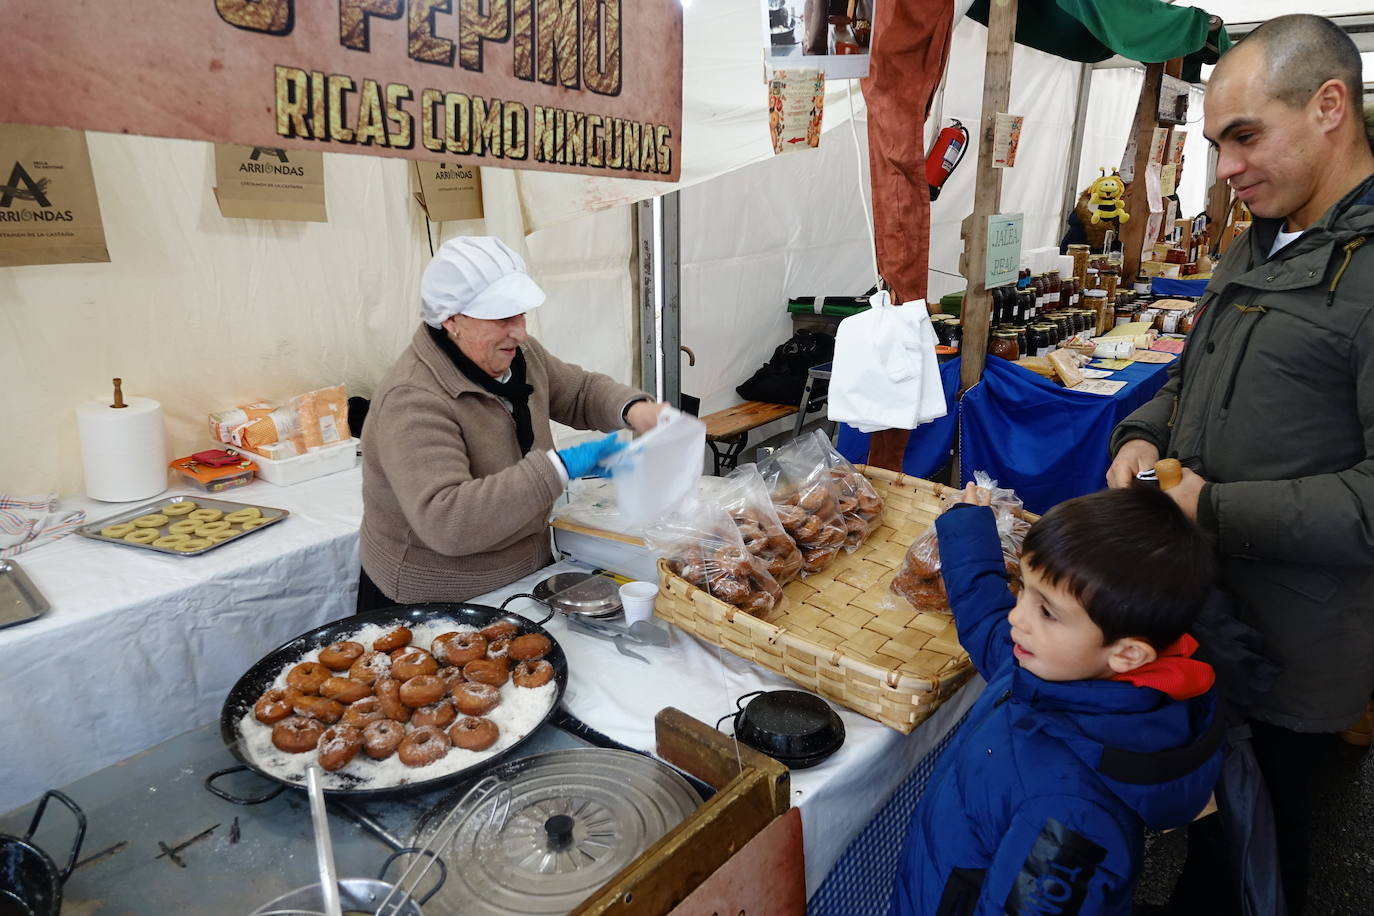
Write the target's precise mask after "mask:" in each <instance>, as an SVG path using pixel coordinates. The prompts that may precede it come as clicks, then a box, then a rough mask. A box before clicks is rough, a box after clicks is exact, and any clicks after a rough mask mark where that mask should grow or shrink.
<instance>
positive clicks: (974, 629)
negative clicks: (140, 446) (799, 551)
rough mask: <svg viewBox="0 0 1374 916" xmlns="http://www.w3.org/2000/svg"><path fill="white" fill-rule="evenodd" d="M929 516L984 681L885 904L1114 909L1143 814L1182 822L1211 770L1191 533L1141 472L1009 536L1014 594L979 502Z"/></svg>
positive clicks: (1212, 719) (981, 497)
mask: <svg viewBox="0 0 1374 916" xmlns="http://www.w3.org/2000/svg"><path fill="white" fill-rule="evenodd" d="M965 500H966V501H969V502H982V503H983V504H984V505H986V501H987V491H985V490H984V491H977V490H976V488H974V487H972V486H971V487H970V488H969V491H968V492H967V493H966V495H965ZM936 530H937V532H938V534H939V542H940V558H941V564H942V568H943V575H944V580H945V590H946V592H947V593H948V595H949V604H950V608H951V609H952V610H953V611H954V616H955V622H956V624H957V626H958V628H959V641H960V642H961V643H962V644H963V646H964V648H965V649H966V650H968V653H969V655H970V656H971V657H972V659H973V663H974V665H975V666H976V667H977V669H978V672H979V673H980V674H981V675H982V676H983V677H984V678H985V679H986V680H987V688H986V690H985V691H984V693H983V695H982V696H981V697H979V699H978V702H977V703H976V704H975V705H974V706H973V708H972V709H971V710H970V711H969V714H968V718H967V720H966V721H965V723H964V725H963V727H962V728H961V729H960V730H959V733H958V736H957V737H956V739H955V741H954V743H953V744H952V745H951V746H950V748H949V749H948V751H946V753H945V756H944V759H942V760H941V761H940V766H939V768H938V769H937V771H936V773H935V775H934V776H932V778H931V780H930V784H929V786H927V788H926V791H925V794H924V796H923V797H922V798H921V801H920V803H919V804H918V805H917V807H916V811H915V813H914V814H913V815H912V818H911V824H910V826H909V827H908V829H907V835H906V841H905V844H904V848H903V851H902V857H901V859H900V860H899V864H898V874H897V885H896V889H895V891H894V893H893V899H892V908H891V912H892V913H893V914H894V916H897V914H900V916H906V914H910V916H952V914H994V913H995V914H1011V916H1032V914H1034V916H1040V914H1046V916H1048V914H1055V916H1074V914H1128V913H1130V911H1131V896H1132V892H1133V890H1134V888H1135V882H1136V877H1137V874H1138V872H1139V868H1140V860H1141V856H1142V847H1143V845H1144V827H1147V826H1148V827H1152V828H1154V829H1165V828H1170V827H1181V826H1183V825H1185V824H1187V823H1189V822H1190V821H1191V820H1192V819H1193V818H1194V817H1195V816H1196V815H1197V814H1198V813H1199V812H1200V811H1201V810H1202V808H1203V807H1204V806H1205V805H1206V803H1207V800H1208V798H1209V796H1210V794H1211V792H1212V787H1213V785H1214V783H1215V782H1216V779H1217V775H1218V773H1219V771H1220V768H1221V751H1220V747H1221V738H1222V734H1223V729H1222V727H1221V722H1220V719H1219V718H1217V717H1216V715H1215V705H1216V704H1215V697H1214V694H1213V691H1212V689H1211V688H1212V682H1213V680H1214V676H1213V672H1212V669H1211V668H1210V667H1209V666H1208V665H1206V664H1204V663H1203V662H1200V661H1197V660H1195V659H1193V658H1191V655H1192V654H1193V651H1194V650H1195V649H1196V648H1197V643H1196V642H1195V641H1194V640H1193V638H1192V637H1191V636H1189V635H1187V630H1188V629H1189V627H1190V626H1191V625H1192V623H1193V621H1194V620H1195V619H1196V616H1197V613H1198V611H1199V610H1200V609H1201V607H1202V603H1203V601H1204V599H1205V598H1206V596H1207V594H1208V592H1209V590H1210V588H1211V585H1212V559H1211V556H1212V552H1211V547H1210V545H1209V544H1208V542H1207V540H1206V537H1205V535H1203V534H1202V533H1201V532H1200V530H1199V529H1198V528H1197V527H1196V526H1194V525H1193V524H1192V522H1190V521H1189V520H1188V519H1187V518H1186V517H1185V516H1184V515H1183V513H1182V512H1181V511H1180V510H1179V508H1178V506H1177V505H1175V504H1174V501H1173V500H1172V499H1170V498H1169V497H1168V496H1167V495H1165V494H1164V493H1162V492H1160V491H1159V490H1156V489H1152V488H1144V487H1140V488H1130V489H1123V490H1106V491H1103V492H1101V493H1094V494H1092V495H1090V496H1083V497H1079V498H1078V499H1072V500H1069V501H1068V502H1065V503H1062V504H1061V505H1058V506H1056V507H1055V508H1053V509H1051V510H1050V511H1049V512H1048V513H1046V514H1045V516H1044V517H1043V518H1042V519H1040V520H1039V521H1038V522H1036V523H1035V525H1034V526H1033V527H1032V528H1031V529H1030V531H1029V533H1028V534H1027V535H1026V540H1025V544H1024V546H1023V548H1022V555H1021V571H1022V576H1023V580H1024V584H1023V586H1022V589H1021V593H1020V596H1019V597H1013V595H1012V593H1011V591H1010V590H1009V589H1008V587H1007V580H1006V572H1005V565H1004V561H1003V558H1002V547H1001V544H1000V542H999V540H998V535H997V530H996V526H995V523H994V521H993V515H992V512H991V510H990V509H987V508H983V507H982V506H977V505H963V504H961V505H959V506H956V507H954V508H953V509H951V510H950V511H948V512H946V513H944V514H943V515H942V516H941V517H940V518H939V519H938V520H937V521H936Z"/></svg>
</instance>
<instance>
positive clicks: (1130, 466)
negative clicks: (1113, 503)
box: [1107, 439, 1196, 502]
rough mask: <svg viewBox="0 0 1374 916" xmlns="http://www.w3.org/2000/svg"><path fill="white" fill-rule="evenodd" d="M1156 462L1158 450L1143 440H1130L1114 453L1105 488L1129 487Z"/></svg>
mask: <svg viewBox="0 0 1374 916" xmlns="http://www.w3.org/2000/svg"><path fill="white" fill-rule="evenodd" d="M1158 460H1159V449H1157V448H1155V446H1154V445H1153V444H1152V443H1150V442H1147V441H1145V440H1144V439H1132V440H1131V441H1130V442H1127V443H1126V444H1125V445H1123V446H1121V450H1120V451H1118V452H1117V453H1116V459H1115V460H1113V461H1112V466H1111V467H1109V468H1107V486H1109V487H1112V488H1118V487H1129V486H1130V485H1131V481H1133V480H1134V479H1135V475H1136V474H1138V473H1140V472H1141V471H1144V470H1146V469H1148V468H1152V467H1154V466H1155V462H1156V461H1158ZM1195 476H1196V475H1195ZM1195 502H1196V500H1195Z"/></svg>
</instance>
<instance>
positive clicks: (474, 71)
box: [0, 0, 682, 181]
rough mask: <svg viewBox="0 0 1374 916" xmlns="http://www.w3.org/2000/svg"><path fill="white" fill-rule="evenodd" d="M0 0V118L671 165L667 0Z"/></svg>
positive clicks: (676, 60) (531, 158)
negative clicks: (1, 27)
mask: <svg viewBox="0 0 1374 916" xmlns="http://www.w3.org/2000/svg"><path fill="white" fill-rule="evenodd" d="M21 6H22V8H21ZM0 11H4V12H7V15H5V16H4V19H5V21H6V29H5V31H6V40H5V53H4V54H3V55H0V85H4V86H5V92H3V93H0V121H13V122H18V123H25V124H46V125H56V126H62V127H78V128H85V129H88V130H98V131H110V132H115V133H136V134H149V135H153V136H164V137H183V138H188V139H197V140H210V141H215V142H221V143H237V144H243V145H248V146H257V147H265V148H283V149H311V150H320V151H332V152H356V153H367V154H372V155H381V156H397V157H404V158H407V159H422V158H428V159H434V160H445V159H452V158H456V157H460V156H461V157H463V158H464V159H465V160H470V161H472V162H473V163H474V164H476V165H491V166H502V167H507V168H534V169H546V170H552V171H564V172H580V173H585V174H595V175H604V176H610V177H619V178H644V179H654V180H664V181H670V180H676V179H677V177H678V174H679V169H680V162H679V158H680V156H679V152H680V148H681V147H680V144H681V133H682V5H681V2H680V0H337V2H326V0H310V2H306V0H177V2H175V3H168V2H165V0H130V2H127V3H91V2H87V0H48V2H46V3H43V4H22V5H21V4H17V3H14V2H9V0H0ZM40 64H41V65H40Z"/></svg>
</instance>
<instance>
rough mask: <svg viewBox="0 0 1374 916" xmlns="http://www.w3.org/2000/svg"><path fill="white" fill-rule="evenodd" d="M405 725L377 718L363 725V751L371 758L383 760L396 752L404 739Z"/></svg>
mask: <svg viewBox="0 0 1374 916" xmlns="http://www.w3.org/2000/svg"><path fill="white" fill-rule="evenodd" d="M405 737H406V727H405V726H404V725H402V724H401V723H400V722H393V721H392V720H391V719H377V720H376V721H373V722H369V723H367V725H365V726H363V753H364V754H366V755H367V756H369V757H371V758H372V759H373V760H385V759H386V758H388V757H390V756H391V755H392V754H394V753H396V748H398V747H400V746H401V742H402V741H404V740H405Z"/></svg>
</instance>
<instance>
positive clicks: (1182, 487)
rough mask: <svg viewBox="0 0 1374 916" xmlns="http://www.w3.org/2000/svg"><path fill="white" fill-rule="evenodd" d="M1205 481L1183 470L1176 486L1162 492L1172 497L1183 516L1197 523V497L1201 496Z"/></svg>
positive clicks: (1185, 469) (1191, 472)
mask: <svg viewBox="0 0 1374 916" xmlns="http://www.w3.org/2000/svg"><path fill="white" fill-rule="evenodd" d="M1206 482H1207V481H1206V480H1205V479H1203V478H1202V477H1200V476H1199V475H1198V474H1196V473H1194V472H1193V471H1190V470H1188V469H1187V468H1184V469H1183V478H1182V479H1181V480H1179V482H1178V483H1177V484H1175V485H1174V486H1172V487H1170V488H1169V489H1167V490H1165V491H1164V492H1165V493H1167V494H1169V496H1171V497H1173V500H1174V502H1176V503H1178V507H1179V508H1180V509H1182V510H1183V514H1184V515H1186V516H1188V517H1189V518H1190V519H1192V520H1193V521H1197V503H1198V497H1199V496H1200V495H1202V485H1203V484H1205V483H1206Z"/></svg>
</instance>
